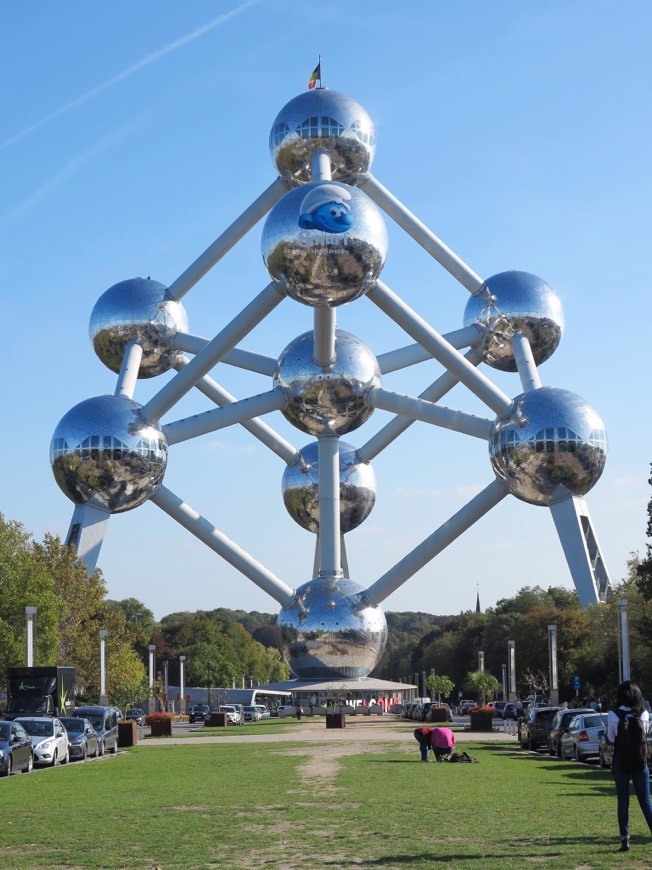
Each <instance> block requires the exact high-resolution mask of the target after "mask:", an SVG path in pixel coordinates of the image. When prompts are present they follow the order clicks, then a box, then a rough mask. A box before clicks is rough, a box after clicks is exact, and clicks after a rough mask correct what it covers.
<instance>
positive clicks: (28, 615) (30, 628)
mask: <svg viewBox="0 0 652 870" xmlns="http://www.w3.org/2000/svg"><path fill="white" fill-rule="evenodd" d="M35 622H36V607H26V608H25V662H26V664H27V667H28V668H33V667H34V635H35V632H34V627H35V626H34V623H35Z"/></svg>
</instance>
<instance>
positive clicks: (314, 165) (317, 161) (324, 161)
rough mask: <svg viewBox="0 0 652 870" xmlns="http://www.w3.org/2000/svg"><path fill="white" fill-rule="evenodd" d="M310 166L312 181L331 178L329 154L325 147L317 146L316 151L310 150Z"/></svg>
mask: <svg viewBox="0 0 652 870" xmlns="http://www.w3.org/2000/svg"><path fill="white" fill-rule="evenodd" d="M310 168H311V170H312V181H330V180H331V178H332V175H331V172H332V170H331V156H330V154H329V153H328V151H326V149H325V148H319V149H318V150H317V151H313V152H312V156H311V158H310Z"/></svg>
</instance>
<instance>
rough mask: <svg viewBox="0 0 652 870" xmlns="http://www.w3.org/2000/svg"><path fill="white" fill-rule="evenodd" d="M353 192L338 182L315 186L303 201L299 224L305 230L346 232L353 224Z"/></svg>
mask: <svg viewBox="0 0 652 870" xmlns="http://www.w3.org/2000/svg"><path fill="white" fill-rule="evenodd" d="M350 199H351V194H350V193H349V191H348V190H347V189H346V188H345V187H340V186H339V185H338V184H320V185H319V187H313V189H312V190H310V191H309V192H308V193H307V194H306V195H305V197H304V198H303V202H302V203H301V208H300V209H299V213H300V217H299V226H300V227H302V228H303V229H304V230H322V232H325V233H345V232H346V231H347V230H350V229H351V227H352V226H353V218H352V216H351V206H350V205H349V204H348V202H347V200H350Z"/></svg>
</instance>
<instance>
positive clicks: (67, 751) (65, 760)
mask: <svg viewBox="0 0 652 870" xmlns="http://www.w3.org/2000/svg"><path fill="white" fill-rule="evenodd" d="M69 761H70V748H68V749H66V754H65V755H64V756H63V758H62V759H61V764H68V762H69Z"/></svg>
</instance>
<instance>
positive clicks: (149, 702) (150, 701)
mask: <svg viewBox="0 0 652 870" xmlns="http://www.w3.org/2000/svg"><path fill="white" fill-rule="evenodd" d="M148 650H149V698H148V700H147V706H148V708H149V709H148V710H147V712H148V713H153V712H154V653H155V652H156V644H153V643H150V645H149V646H148Z"/></svg>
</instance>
